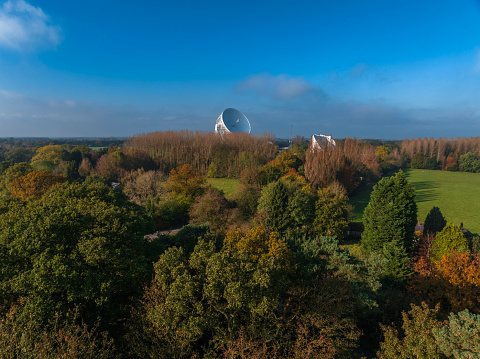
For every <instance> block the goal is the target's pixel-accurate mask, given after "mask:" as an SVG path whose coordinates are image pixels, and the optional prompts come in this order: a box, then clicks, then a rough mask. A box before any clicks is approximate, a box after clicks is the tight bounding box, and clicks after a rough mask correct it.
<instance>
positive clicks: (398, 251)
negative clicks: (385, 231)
mask: <svg viewBox="0 0 480 359" xmlns="http://www.w3.org/2000/svg"><path fill="white" fill-rule="evenodd" d="M382 255H383V256H384V257H385V259H386V260H387V261H386V264H385V272H384V275H385V279H386V280H387V281H389V282H391V283H396V284H404V283H406V282H407V281H408V278H409V277H410V275H411V274H412V273H413V272H412V270H411V269H410V267H409V266H408V261H409V258H408V255H407V252H406V250H405V247H404V246H403V243H402V242H401V241H400V240H398V239H394V240H392V241H390V242H386V243H385V244H384V245H383V250H382Z"/></svg>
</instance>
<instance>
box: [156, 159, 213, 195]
mask: <svg viewBox="0 0 480 359" xmlns="http://www.w3.org/2000/svg"><path fill="white" fill-rule="evenodd" d="M204 183H205V177H204V176H202V174H201V173H200V171H199V170H197V169H196V168H194V167H193V166H191V165H189V164H186V165H182V166H179V167H177V168H174V169H173V170H171V171H170V174H169V176H168V180H167V182H166V183H165V187H166V189H167V190H169V191H171V192H173V193H175V194H176V195H183V196H186V197H196V196H197V195H199V194H201V193H202V191H203V185H204Z"/></svg>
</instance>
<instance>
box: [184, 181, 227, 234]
mask: <svg viewBox="0 0 480 359" xmlns="http://www.w3.org/2000/svg"><path fill="white" fill-rule="evenodd" d="M229 207H230V203H229V202H228V201H227V199H226V198H225V196H224V195H223V192H222V191H220V190H218V189H216V188H213V187H210V188H207V189H206V191H205V193H203V194H202V195H200V196H198V197H197V198H196V199H195V201H194V202H193V203H192V206H191V208H190V211H189V216H190V222H191V223H193V224H197V225H200V224H204V223H206V222H208V223H209V225H210V227H211V228H212V229H213V230H216V231H220V230H225V228H226V226H227V221H228V217H229V209H230V208H229Z"/></svg>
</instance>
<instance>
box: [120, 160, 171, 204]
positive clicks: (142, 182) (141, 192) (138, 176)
mask: <svg viewBox="0 0 480 359" xmlns="http://www.w3.org/2000/svg"><path fill="white" fill-rule="evenodd" d="M165 181H166V176H165V175H164V174H163V173H162V172H160V171H144V170H143V168H141V169H138V170H136V171H131V172H130V173H129V174H128V175H126V176H125V177H124V178H123V179H122V182H121V184H122V191H123V193H125V194H126V195H127V196H128V198H129V199H130V200H131V201H133V202H135V203H137V204H145V201H146V200H147V199H149V198H150V199H151V198H155V197H158V196H160V195H162V194H164V193H165V188H164V184H165Z"/></svg>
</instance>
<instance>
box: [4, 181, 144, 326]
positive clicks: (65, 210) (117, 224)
mask: <svg viewBox="0 0 480 359" xmlns="http://www.w3.org/2000/svg"><path fill="white" fill-rule="evenodd" d="M149 230H151V229H150V227H149V223H148V220H147V218H146V217H145V216H144V215H143V214H142V211H141V209H140V208H139V207H138V206H136V205H133V204H130V203H129V202H128V201H126V200H125V198H123V196H121V195H119V194H117V193H114V192H113V190H112V189H110V188H108V187H107V186H105V185H103V184H100V183H92V184H62V185H58V186H55V187H54V188H52V189H51V190H50V191H48V192H47V193H45V194H44V195H43V197H42V198H41V199H39V200H37V201H29V202H27V204H26V205H25V206H24V207H23V209H22V210H21V211H19V210H18V208H16V207H15V206H12V208H11V210H9V211H8V212H6V213H4V214H2V215H1V216H0V256H2V257H1V258H0V273H2V278H3V279H2V289H3V292H0V296H1V297H2V298H0V302H1V301H3V300H5V299H6V297H11V298H13V299H15V298H19V297H24V299H25V305H24V307H22V316H23V317H26V316H29V315H33V316H35V317H36V318H38V319H39V320H40V321H45V320H47V319H48V318H51V317H52V315H53V314H54V313H55V312H58V313H65V312H66V311H68V310H70V309H73V308H75V307H77V306H78V309H79V313H80V315H81V318H82V319H83V320H85V321H86V323H87V324H90V325H91V324H93V323H94V322H96V321H97V319H98V318H99V317H100V318H101V324H102V325H111V324H113V323H115V322H116V321H117V320H118V318H121V317H122V316H123V315H126V311H127V305H128V302H129V300H131V299H133V297H132V296H133V295H134V294H135V293H138V291H139V290H140V288H141V285H142V283H144V281H145V280H146V278H148V275H149V273H150V272H149V266H148V263H147V262H146V259H145V251H146V250H147V248H148V246H147V243H146V241H145V240H144V238H143V236H144V235H145V234H146V233H148V231H149Z"/></svg>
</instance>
